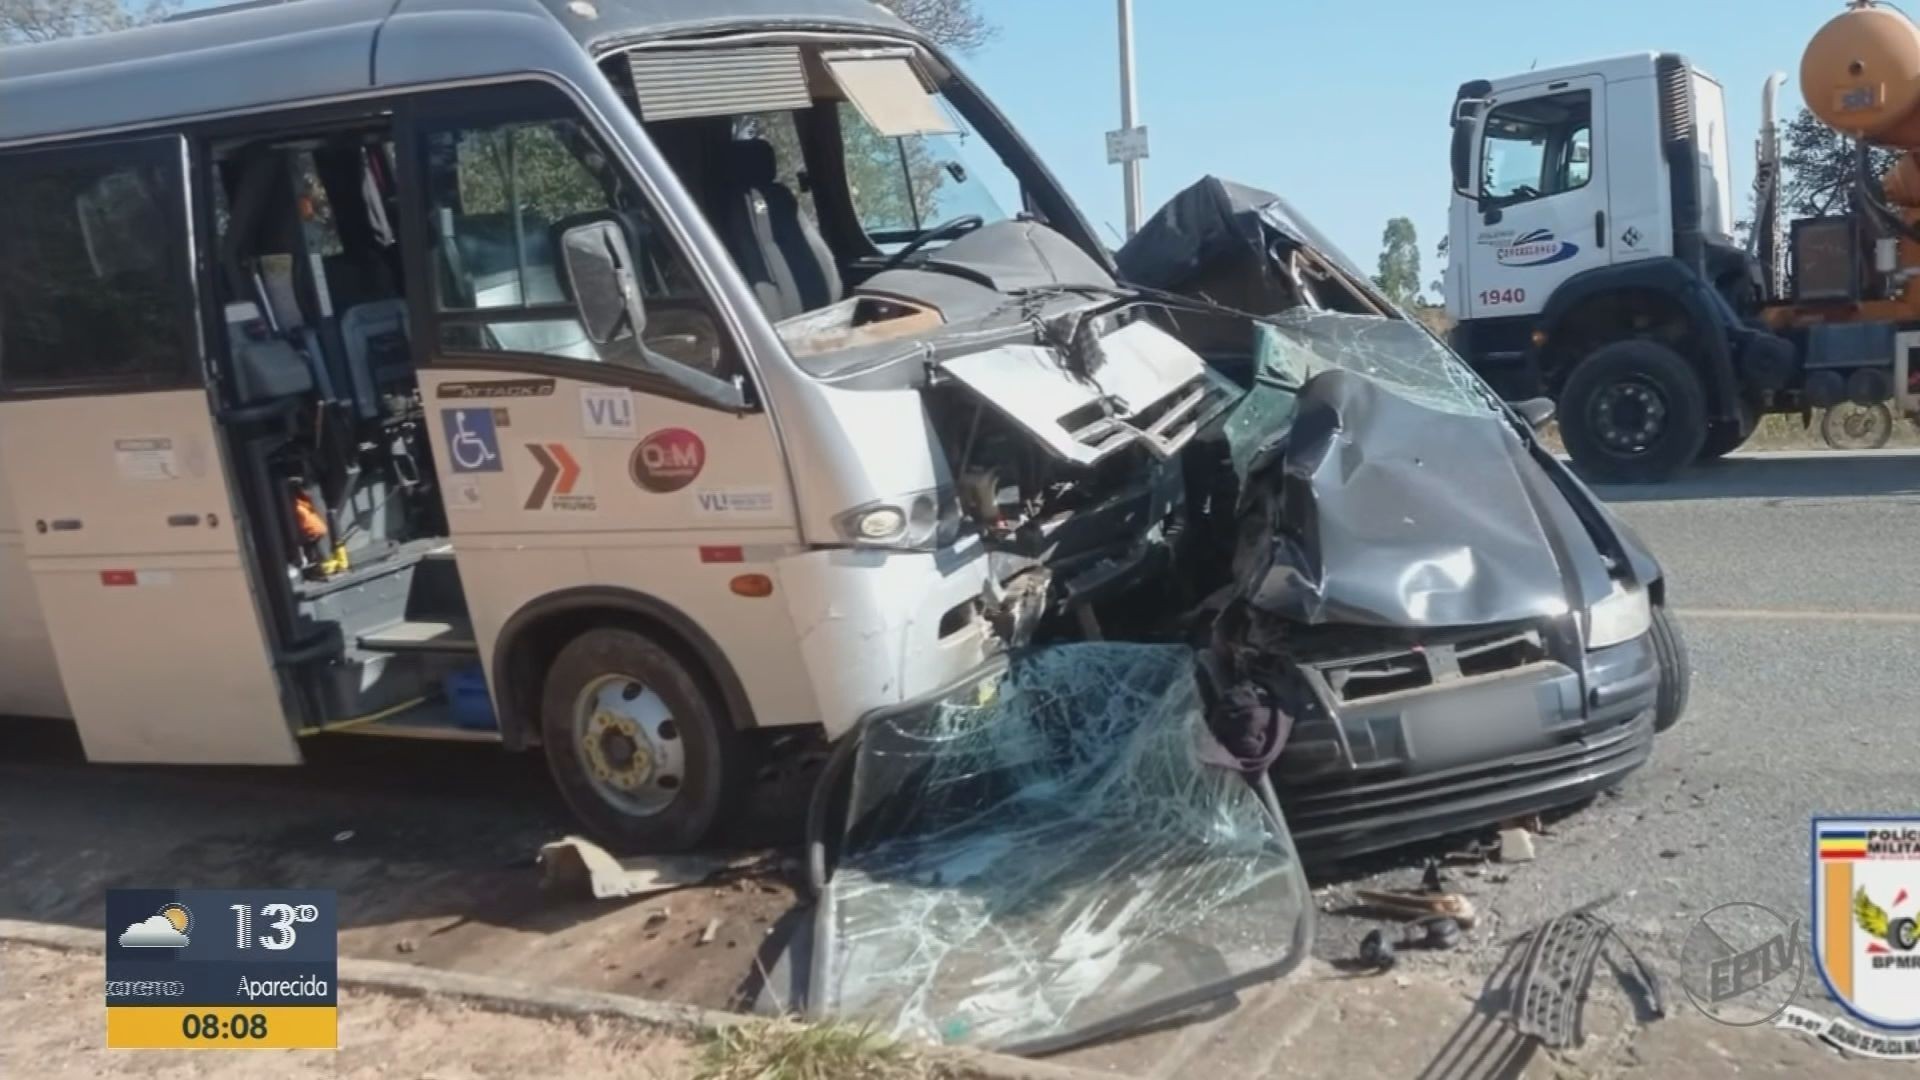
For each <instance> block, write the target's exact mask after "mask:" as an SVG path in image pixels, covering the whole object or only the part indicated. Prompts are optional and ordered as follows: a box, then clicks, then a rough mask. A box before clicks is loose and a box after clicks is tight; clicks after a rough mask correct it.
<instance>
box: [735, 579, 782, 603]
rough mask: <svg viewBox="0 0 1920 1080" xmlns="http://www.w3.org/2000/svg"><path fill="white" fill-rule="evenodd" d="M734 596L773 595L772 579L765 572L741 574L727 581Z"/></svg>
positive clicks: (757, 596)
mask: <svg viewBox="0 0 1920 1080" xmlns="http://www.w3.org/2000/svg"><path fill="white" fill-rule="evenodd" d="M727 587H728V588H731V589H732V590H733V594H734V595H735V596H748V597H752V598H754V599H756V600H757V599H760V598H762V597H767V596H772V595H773V579H772V578H770V577H768V576H767V575H765V574H741V575H740V576H739V577H736V578H734V579H733V580H732V581H730V582H728V583H727Z"/></svg>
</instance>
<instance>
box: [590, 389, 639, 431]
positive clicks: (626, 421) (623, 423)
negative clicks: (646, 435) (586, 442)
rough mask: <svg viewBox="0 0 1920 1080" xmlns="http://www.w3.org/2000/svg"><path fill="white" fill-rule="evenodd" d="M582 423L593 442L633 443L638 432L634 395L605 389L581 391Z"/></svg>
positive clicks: (626, 391) (629, 392)
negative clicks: (614, 440) (627, 440)
mask: <svg viewBox="0 0 1920 1080" xmlns="http://www.w3.org/2000/svg"><path fill="white" fill-rule="evenodd" d="M580 423H581V426H582V427H583V428H584V429H585V430H586V433H587V438H589V439H631V438H633V437H634V435H635V434H636V433H637V432H638V429H637V428H636V427H635V426H634V419H633V393H632V392H631V391H628V390H619V389H611V388H608V387H603V386H583V387H581V388H580Z"/></svg>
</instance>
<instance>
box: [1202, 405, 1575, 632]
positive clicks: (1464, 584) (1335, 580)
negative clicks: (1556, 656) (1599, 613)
mask: <svg viewBox="0 0 1920 1080" xmlns="http://www.w3.org/2000/svg"><path fill="white" fill-rule="evenodd" d="M1263 457H1265V458H1266V459H1267V460H1266V461H1264V462H1261V463H1257V464H1256V466H1255V470H1254V472H1253V474H1252V475H1251V476H1250V478H1249V480H1248V487H1247V491H1246V494H1245V497H1244V500H1243V507H1242V516H1241V522H1240V525H1241V532H1240V540H1239V543H1238V545H1237V551H1236V555H1235V565H1234V570H1235V576H1236V579H1237V580H1238V582H1239V586H1240V591H1241V594H1242V596H1244V597H1245V598H1246V600H1247V601H1248V602H1249V604H1250V605H1251V606H1252V607H1253V608H1254V609H1255V610H1257V611H1260V612H1262V613H1264V614H1266V615H1269V616H1273V617H1276V618H1281V619H1287V620H1290V621H1295V622H1299V623H1304V624H1309V625H1317V624H1327V623H1338V624H1347V625H1357V626H1380V627H1397V628H1430V627H1449V626H1473V625H1484V624H1492V623H1504V622H1518V621H1522V620H1530V619H1540V618H1550V617H1555V616H1559V615H1564V614H1565V613H1567V612H1568V611H1569V610H1571V609H1573V608H1575V607H1583V606H1585V604H1586V603H1588V602H1589V601H1590V600H1591V599H1592V598H1595V597H1598V596H1602V595H1605V592H1606V589H1607V570H1606V563H1605V562H1604V561H1603V560H1602V558H1601V557H1600V551H1599V548H1598V546H1597V545H1596V544H1595V542H1594V539H1593V537H1592V536H1591V534H1589V533H1588V531H1587V529H1586V527H1585V526H1584V525H1583V524H1582V522H1581V520H1580V517H1579V515H1577V514H1576V513H1575V512H1574V510H1573V507H1572V506H1571V505H1570V504H1569V503H1568V502H1567V497H1566V496H1565V495H1564V494H1563V493H1562V492H1561V491H1560V489H1559V488H1558V487H1557V486H1556V485H1554V483H1553V482H1552V480H1551V479H1550V478H1549V477H1548V476H1547V475H1546V473H1545V472H1544V471H1543V470H1542V469H1541V467H1540V465H1539V463H1538V462H1536V461H1535V460H1534V459H1533V457H1532V455H1531V453H1530V451H1529V449H1528V447H1527V446H1526V444H1525V443H1524V442H1523V441H1522V440H1521V439H1520V437H1519V435H1518V434H1517V433H1516V432H1515V431H1514V430H1513V429H1512V427H1511V426H1510V425H1509V423H1508V422H1507V420H1506V419H1505V418H1503V417H1501V416H1500V415H1498V414H1496V413H1494V412H1492V411H1491V410H1489V411H1488V412H1487V413H1486V415H1484V416H1474V415H1463V414H1457V413H1451V412H1445V411H1441V410H1438V409H1433V408H1428V407H1426V406H1423V405H1420V404H1417V403H1415V402H1413V401H1411V400H1408V399H1407V398H1404V397H1402V396H1400V395H1399V394H1396V393H1394V392H1393V391H1391V390H1389V389H1387V388H1385V387H1383V386H1381V385H1380V384H1378V383H1376V382H1374V381H1373V380H1371V379H1368V378H1367V377H1365V376H1362V375H1359V374H1356V373H1354V372H1351V371H1346V370H1341V369H1334V370H1328V371H1324V372H1322V373H1320V374H1318V375H1315V376H1314V377H1313V378H1311V379H1310V380H1308V381H1307V383H1306V385H1305V386H1304V387H1303V388H1302V389H1301V390H1300V393H1299V399H1298V407H1297V410H1296V411H1295V414H1294V418H1293V421H1292V424H1291V426H1290V427H1289V429H1288V432H1287V434H1286V437H1285V438H1284V440H1282V441H1281V442H1280V443H1279V444H1277V445H1276V446H1275V447H1274V452H1273V453H1271V454H1267V455H1263Z"/></svg>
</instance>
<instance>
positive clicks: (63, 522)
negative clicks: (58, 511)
mask: <svg viewBox="0 0 1920 1080" xmlns="http://www.w3.org/2000/svg"><path fill="white" fill-rule="evenodd" d="M47 528H48V525H47V523H46V522H41V523H40V531H41V532H46V531H47ZM81 528H82V524H81V521H80V519H79V518H54V519H53V524H52V529H53V531H54V532H79V531H80V529H81Z"/></svg>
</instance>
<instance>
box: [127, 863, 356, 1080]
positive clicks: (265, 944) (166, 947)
mask: <svg viewBox="0 0 1920 1080" xmlns="http://www.w3.org/2000/svg"><path fill="white" fill-rule="evenodd" d="M106 936H107V986H106V997H107V1001H106V1004H107V1045H108V1046H109V1047H112V1048H116V1049H136V1048H137V1049H175V1048H181V1049H204V1048H213V1047H222V1048H259V1049H286V1048H318V1049H331V1048H334V1047H337V1046H338V1045H339V991H338V988H337V986H336V983H337V981H338V969H339V960H338V924H337V919H336V916H335V908H334V895H333V893H331V892H326V891H322V890H319V889H111V890H108V892H107V925H106Z"/></svg>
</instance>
